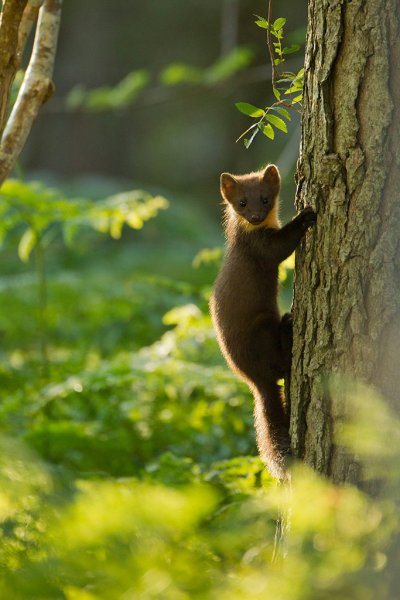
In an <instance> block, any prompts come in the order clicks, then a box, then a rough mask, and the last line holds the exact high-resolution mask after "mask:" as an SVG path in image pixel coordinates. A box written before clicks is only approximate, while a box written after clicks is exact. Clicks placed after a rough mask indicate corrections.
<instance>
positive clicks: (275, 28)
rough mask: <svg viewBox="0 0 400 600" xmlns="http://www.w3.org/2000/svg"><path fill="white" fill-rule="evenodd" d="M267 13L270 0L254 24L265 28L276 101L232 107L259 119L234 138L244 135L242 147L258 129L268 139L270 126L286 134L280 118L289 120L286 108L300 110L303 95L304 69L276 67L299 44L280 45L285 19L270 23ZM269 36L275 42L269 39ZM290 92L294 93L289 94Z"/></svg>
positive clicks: (270, 7) (273, 131)
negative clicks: (248, 135)
mask: <svg viewBox="0 0 400 600" xmlns="http://www.w3.org/2000/svg"><path fill="white" fill-rule="evenodd" d="M256 16H257V15H256ZM271 16H272V0H269V1H268V19H264V17H260V16H257V21H256V25H258V26H259V27H261V28H262V29H265V30H266V31H267V45H268V50H269V55H270V58H271V68H272V91H273V93H274V96H275V98H276V102H274V103H273V104H272V105H270V106H266V107H265V108H258V107H257V106H254V105H252V104H249V103H247V102H237V103H236V108H237V109H238V110H239V111H240V112H242V113H244V114H245V115H248V116H249V117H252V118H256V119H259V120H258V121H257V123H253V124H252V125H250V127H249V128H248V129H246V131H245V132H244V133H242V134H241V135H240V136H239V138H238V139H237V140H236V141H239V140H241V139H242V138H244V145H245V146H246V148H248V147H249V146H250V144H251V143H252V141H253V140H254V138H255V136H256V135H257V133H258V132H259V131H262V132H263V133H264V135H266V136H267V137H269V138H270V139H271V140H273V139H274V137H275V129H274V127H275V128H276V129H279V130H281V131H283V132H285V133H287V131H288V129H287V125H286V123H285V121H284V120H283V119H282V118H281V117H283V118H284V119H286V120H287V121H290V113H289V110H293V111H295V112H300V110H299V108H298V106H301V104H300V103H301V100H302V98H303V95H302V94H303V92H302V89H303V72H304V69H300V71H299V72H298V73H292V72H281V73H280V72H279V70H278V68H277V67H278V65H281V64H283V63H284V62H285V57H286V55H288V54H292V53H294V52H297V50H298V49H299V46H298V45H297V44H292V45H291V46H284V47H282V40H283V27H284V25H285V23H286V19H284V18H282V17H280V18H278V19H276V20H275V21H274V22H272V20H271ZM273 38H274V39H275V41H273ZM278 84H281V85H280V87H278ZM282 94H283V95H288V100H285V99H283V98H282ZM292 94H294V95H295V96H292ZM271 111H272V113H274V112H277V113H278V114H279V115H280V116H277V115H276V114H271ZM250 131H251V132H252V133H251V136H250V137H249V138H246V137H245V136H246V134H247V133H249V132H250Z"/></svg>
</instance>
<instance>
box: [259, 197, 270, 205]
mask: <svg viewBox="0 0 400 600" xmlns="http://www.w3.org/2000/svg"><path fill="white" fill-rule="evenodd" d="M260 200H261V202H262V203H263V204H268V202H269V198H266V197H263V196H261V198H260Z"/></svg>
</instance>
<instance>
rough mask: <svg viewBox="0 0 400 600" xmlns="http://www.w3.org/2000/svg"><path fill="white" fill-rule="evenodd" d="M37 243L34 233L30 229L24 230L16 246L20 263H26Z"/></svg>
mask: <svg viewBox="0 0 400 600" xmlns="http://www.w3.org/2000/svg"><path fill="white" fill-rule="evenodd" d="M36 242H37V234H36V231H35V230H34V229H33V228H32V227H28V229H26V230H25V231H24V233H23V235H22V237H21V239H20V240H19V244H18V256H19V257H20V259H21V260H22V262H28V260H29V256H30V255H31V252H32V250H33V249H34V247H35V245H36Z"/></svg>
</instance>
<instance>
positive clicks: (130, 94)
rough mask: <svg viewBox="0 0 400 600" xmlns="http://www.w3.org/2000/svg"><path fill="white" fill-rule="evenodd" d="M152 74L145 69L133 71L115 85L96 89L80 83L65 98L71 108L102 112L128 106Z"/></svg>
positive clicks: (144, 86) (67, 105)
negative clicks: (86, 87)
mask: <svg viewBox="0 0 400 600" xmlns="http://www.w3.org/2000/svg"><path fill="white" fill-rule="evenodd" d="M149 80H150V75H149V73H148V72H147V71H145V70H144V69H141V70H138V71H131V72H130V73H128V75H126V77H124V79H122V81H120V82H119V83H117V85H115V86H114V87H109V86H103V87H100V88H97V89H94V90H89V91H88V90H86V89H85V88H84V86H82V85H78V86H76V87H74V88H72V90H71V91H70V92H69V94H68V95H67V97H66V99H65V103H66V107H67V108H68V109H69V110H88V111H91V112H100V111H105V110H116V109H121V108H126V107H127V106H130V105H131V104H133V103H134V102H135V101H136V99H137V98H138V97H139V96H140V94H141V92H142V91H143V90H144V89H145V88H146V87H147V85H148V83H149Z"/></svg>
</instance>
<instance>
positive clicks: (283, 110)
mask: <svg viewBox="0 0 400 600" xmlns="http://www.w3.org/2000/svg"><path fill="white" fill-rule="evenodd" d="M275 110H276V111H277V112H278V113H279V114H280V115H282V116H283V117H285V119H287V120H288V121H291V119H292V117H291V116H290V112H289V111H288V110H286V108H282V107H281V106H276V107H275Z"/></svg>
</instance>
